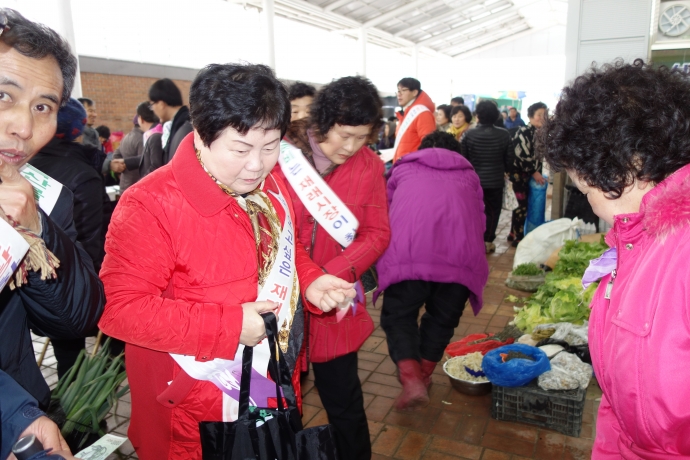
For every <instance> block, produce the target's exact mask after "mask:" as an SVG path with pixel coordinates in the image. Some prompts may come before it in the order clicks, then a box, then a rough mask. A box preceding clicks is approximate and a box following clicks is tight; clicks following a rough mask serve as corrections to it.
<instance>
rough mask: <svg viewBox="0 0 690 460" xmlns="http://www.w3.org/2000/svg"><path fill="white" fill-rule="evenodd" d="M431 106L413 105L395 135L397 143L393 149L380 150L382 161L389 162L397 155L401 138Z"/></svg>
mask: <svg viewBox="0 0 690 460" xmlns="http://www.w3.org/2000/svg"><path fill="white" fill-rule="evenodd" d="M428 111H429V108H428V107H427V106H425V105H421V104H420V105H415V106H413V107H412V108H411V109H410V110H409V112H407V115H405V119H404V120H403V122H402V124H401V125H400V129H398V132H397V134H396V135H395V145H394V146H393V148H392V149H383V150H381V151H380V153H381V155H380V158H381V161H383V162H384V163H388V162H389V161H391V160H392V159H393V158H394V157H395V152H397V151H398V146H399V145H400V140H401V139H402V138H403V136H404V135H405V133H406V132H407V129H408V128H409V127H410V125H411V124H412V122H413V121H414V120H415V119H416V118H417V117H418V116H419V115H420V114H421V113H424V112H428Z"/></svg>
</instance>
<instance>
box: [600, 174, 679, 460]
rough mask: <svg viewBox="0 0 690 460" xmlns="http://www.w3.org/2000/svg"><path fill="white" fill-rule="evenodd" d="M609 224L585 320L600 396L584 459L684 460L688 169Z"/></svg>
mask: <svg viewBox="0 0 690 460" xmlns="http://www.w3.org/2000/svg"><path fill="white" fill-rule="evenodd" d="M614 219H615V223H614V226H613V229H612V230H611V231H610V232H609V233H608V235H607V237H606V240H607V243H608V244H609V245H610V246H612V247H616V248H617V249H618V268H617V269H616V271H615V272H614V273H613V274H611V275H607V276H606V277H604V278H603V279H602V282H601V284H600V285H599V289H598V290H597V292H596V295H595V296H594V300H593V301H592V315H591V318H590V329H589V341H590V349H591V352H592V361H593V363H594V370H595V372H596V376H597V379H598V381H599V384H600V385H601V388H602V390H603V393H604V396H603V397H602V400H601V406H600V407H599V415H598V418H597V436H596V440H595V443H594V451H593V453H592V458H593V459H595V460H596V459H614V458H615V459H620V458H623V459H626V460H628V459H640V458H643V459H654V460H657V459H659V460H660V459H690V165H687V166H685V167H683V168H682V169H680V170H678V171H676V172H675V173H674V174H673V175H671V176H670V177H668V178H667V179H666V180H664V181H663V182H661V183H660V184H658V185H657V186H656V187H655V188H654V189H652V190H651V191H650V192H649V193H647V195H645V197H644V199H643V200H642V205H641V206H640V212H639V213H635V214H622V215H618V216H615V218H614ZM612 278H615V279H614V280H613V285H612V287H611V295H610V300H607V299H606V298H605V292H606V288H607V284H609V282H611V279H612Z"/></svg>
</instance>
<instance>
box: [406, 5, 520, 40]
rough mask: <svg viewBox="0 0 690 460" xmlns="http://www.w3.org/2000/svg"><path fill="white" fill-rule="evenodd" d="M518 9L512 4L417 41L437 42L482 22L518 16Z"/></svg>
mask: <svg viewBox="0 0 690 460" xmlns="http://www.w3.org/2000/svg"><path fill="white" fill-rule="evenodd" d="M518 10H519V9H518V8H517V7H514V6H512V7H510V8H507V9H505V10H501V11H500V12H498V13H495V14H489V15H488V16H484V17H483V18H480V19H477V20H476V21H472V22H469V23H467V24H465V25H462V26H460V27H456V28H454V29H450V30H447V31H445V32H441V33H440V34H437V35H434V36H433V37H431V38H427V39H426V40H422V41H420V42H418V43H419V44H420V45H422V46H427V45H429V44H431V43H434V42H437V41H439V40H442V39H444V38H446V37H452V36H453V35H457V34H459V33H462V32H464V31H466V30H470V29H472V28H474V27H477V26H480V25H482V24H486V23H488V22H492V21H501V20H503V19H505V18H506V17H509V16H519V12H518Z"/></svg>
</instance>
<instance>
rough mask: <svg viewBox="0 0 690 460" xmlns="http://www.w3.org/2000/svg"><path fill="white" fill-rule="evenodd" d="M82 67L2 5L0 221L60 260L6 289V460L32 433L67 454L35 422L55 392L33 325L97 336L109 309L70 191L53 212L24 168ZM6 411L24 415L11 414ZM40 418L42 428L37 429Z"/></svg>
mask: <svg viewBox="0 0 690 460" xmlns="http://www.w3.org/2000/svg"><path fill="white" fill-rule="evenodd" d="M76 68H77V60H76V58H75V57H74V56H73V55H72V54H71V52H70V48H69V45H68V44H67V42H66V41H64V40H63V39H62V38H60V36H59V35H57V34H56V33H55V32H54V31H52V30H50V29H48V28H46V27H44V26H40V25H38V24H35V23H32V22H30V21H28V20H26V19H25V18H24V17H22V16H21V15H20V14H19V13H17V12H16V11H13V10H10V9H6V8H4V9H0V91H2V92H3V93H4V94H6V95H7V97H8V100H11V101H12V104H7V107H5V106H3V108H2V110H0V179H1V180H2V183H1V184H0V208H1V209H0V211H1V212H0V218H2V219H5V220H9V218H10V217H11V218H12V220H13V221H14V222H16V223H17V225H19V226H21V227H24V228H26V229H28V230H30V231H31V232H33V233H35V234H36V235H38V236H39V237H40V238H41V239H43V241H44V242H45V244H46V247H47V248H48V250H50V251H51V252H52V253H53V254H54V255H55V256H56V257H57V259H58V260H59V261H60V267H59V268H58V269H57V270H56V273H57V278H56V279H54V280H47V281H43V280H41V277H40V273H36V272H33V271H30V272H29V273H28V280H27V283H26V284H24V285H22V286H21V287H18V288H16V289H15V290H10V288H9V287H4V288H3V289H2V291H0V370H1V371H2V372H3V373H4V374H6V375H7V377H8V378H10V379H11V380H12V381H14V383H17V384H18V385H14V384H12V382H10V383H11V384H12V387H13V388H14V390H13V391H7V392H6V391H4V390H3V391H0V422H1V428H2V444H1V446H0V453H1V454H2V455H5V458H6V456H7V455H8V454H9V447H10V446H11V445H12V443H14V442H15V441H16V433H17V431H19V430H22V431H21V434H22V435H23V434H28V433H32V434H35V435H36V436H37V437H38V438H39V440H40V441H41V442H43V445H44V447H46V448H53V449H56V450H60V449H61V448H64V446H63V445H62V443H61V442H60V436H59V434H58V435H57V436H52V437H51V436H47V435H46V433H47V431H48V430H49V429H53V430H54V429H55V428H56V427H55V425H54V424H53V423H52V422H50V421H49V420H48V421H46V420H47V419H45V420H44V419H43V418H42V417H40V416H39V417H38V418H35V417H33V416H35V415H37V414H40V411H39V409H38V407H37V404H38V405H41V406H42V407H44V408H45V407H46V406H47V405H48V402H49V401H50V389H49V388H48V385H47V384H46V382H45V380H44V379H43V376H42V375H41V371H40V369H39V368H38V366H37V365H36V360H35V357H34V351H33V344H32V342H31V334H30V332H29V328H30V327H31V328H32V329H35V330H37V331H39V332H41V333H42V334H44V335H46V336H48V337H51V338H62V339H72V338H77V337H84V336H86V335H89V334H93V333H94V332H95V331H96V326H97V323H98V319H99V317H100V315H101V313H102V311H103V305H104V303H105V298H104V294H103V286H102V284H101V282H100V281H99V279H98V277H97V276H96V273H95V271H94V269H93V264H92V263H91V260H90V258H89V255H88V254H87V253H86V251H85V250H84V249H83V248H82V247H81V245H80V244H79V243H77V242H76V237H77V232H76V228H75V226H74V222H73V220H72V196H71V195H72V194H71V192H70V191H69V190H68V189H67V188H65V187H63V188H62V190H61V192H60V195H59V197H58V199H57V201H56V203H55V205H54V207H53V209H52V211H51V212H50V215H47V214H46V213H45V212H44V211H43V210H41V209H40V208H39V207H38V205H37V203H36V200H35V199H34V190H33V187H32V186H31V184H30V183H29V181H28V180H26V179H24V178H23V177H22V176H21V175H20V174H19V172H18V169H19V168H20V167H21V166H22V165H24V164H25V163H26V162H27V161H28V160H29V159H31V157H33V156H34V155H35V154H36V153H37V152H38V151H39V150H40V149H41V148H42V147H43V146H44V145H45V144H46V143H48V141H49V140H50V139H51V138H52V137H53V134H54V133H55V128H56V124H57V113H58V109H59V107H60V105H61V104H64V103H67V100H68V99H69V95H70V92H71V90H72V86H73V84H74V78H75V74H76ZM4 378H5V377H4V375H3V379H4ZM7 407H10V408H11V407H26V408H27V409H24V410H23V411H20V412H17V411H12V410H9V411H7V412H6V411H5V408H7ZM36 420H42V421H43V422H39V423H41V424H42V425H43V426H38V427H37V426H36V425H35V421H36ZM2 455H0V456H2ZM70 458H71V457H70Z"/></svg>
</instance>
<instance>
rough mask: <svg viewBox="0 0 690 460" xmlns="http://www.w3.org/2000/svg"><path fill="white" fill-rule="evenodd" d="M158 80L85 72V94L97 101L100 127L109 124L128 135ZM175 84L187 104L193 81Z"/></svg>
mask: <svg viewBox="0 0 690 460" xmlns="http://www.w3.org/2000/svg"><path fill="white" fill-rule="evenodd" d="M156 80H158V79H157V78H147V77H128V76H123V75H110V74H103V73H92V72H82V73H81V85H82V94H84V97H88V98H89V99H93V100H94V101H95V102H96V112H97V113H98V119H97V120H96V126H100V125H106V126H107V127H109V128H110V130H111V131H113V132H115V131H123V132H124V134H127V133H128V132H129V131H130V130H131V129H132V127H133V125H132V118H134V115H136V109H137V105H139V103H141V102H144V101H147V100H148V94H149V87H150V86H151V85H152V84H153V82H155V81H156ZM173 81H174V82H175V84H176V85H177V86H178V88H180V91H181V92H182V100H183V102H184V104H185V105H187V104H188V103H189V86H190V85H191V84H192V82H191V81H185V80H173Z"/></svg>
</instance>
